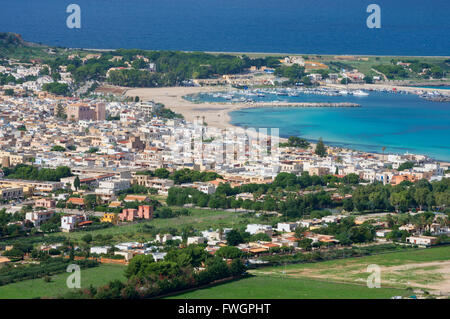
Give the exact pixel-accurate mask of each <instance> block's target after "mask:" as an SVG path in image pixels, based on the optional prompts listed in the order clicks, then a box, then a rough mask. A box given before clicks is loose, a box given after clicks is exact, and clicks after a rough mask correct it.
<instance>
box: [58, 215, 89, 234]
mask: <svg viewBox="0 0 450 319" xmlns="http://www.w3.org/2000/svg"><path fill="white" fill-rule="evenodd" d="M86 219H87V218H86V215H66V216H63V217H62V218H61V230H62V231H63V232H70V231H72V230H74V229H75V228H76V227H77V226H78V224H79V223H81V222H83V221H86Z"/></svg>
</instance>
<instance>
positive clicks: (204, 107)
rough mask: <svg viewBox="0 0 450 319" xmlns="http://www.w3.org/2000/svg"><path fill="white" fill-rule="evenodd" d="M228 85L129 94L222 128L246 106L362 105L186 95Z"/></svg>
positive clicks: (215, 90) (227, 88) (141, 90)
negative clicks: (188, 97) (236, 100)
mask: <svg viewBox="0 0 450 319" xmlns="http://www.w3.org/2000/svg"><path fill="white" fill-rule="evenodd" d="M227 90H230V88H229V87H224V86H215V87H169V88H142V89H131V90H128V91H127V92H126V95H127V96H131V97H134V96H139V98H140V99H141V100H142V101H154V102H157V103H162V104H164V105H165V106H166V107H167V108H169V109H171V110H172V111H174V112H176V113H180V114H182V115H183V116H184V118H185V119H186V120H188V121H191V122H193V121H194V120H195V119H197V118H202V117H204V120H205V122H206V123H207V124H208V125H210V126H213V127H217V128H220V129H223V128H229V127H233V125H231V124H230V121H231V117H230V115H229V113H230V112H232V111H236V110H239V109H244V108H256V107H280V106H283V107H359V106H360V105H359V104H354V103H307V102H299V103H292V102H257V103H234V102H220V103H219V102H217V103H195V102H191V101H188V100H185V99H184V98H183V96H186V95H188V94H196V93H204V92H217V91H227Z"/></svg>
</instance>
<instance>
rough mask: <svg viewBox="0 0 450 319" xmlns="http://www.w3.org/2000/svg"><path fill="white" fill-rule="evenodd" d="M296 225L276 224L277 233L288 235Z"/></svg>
mask: <svg viewBox="0 0 450 319" xmlns="http://www.w3.org/2000/svg"><path fill="white" fill-rule="evenodd" d="M297 226H298V224H297V223H278V224H277V231H279V232H286V233H290V232H293V231H294V230H295V229H296V228H297Z"/></svg>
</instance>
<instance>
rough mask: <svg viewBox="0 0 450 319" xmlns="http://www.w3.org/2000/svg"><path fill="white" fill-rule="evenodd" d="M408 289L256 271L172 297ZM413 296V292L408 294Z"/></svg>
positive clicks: (377, 293) (370, 294) (349, 294)
mask: <svg viewBox="0 0 450 319" xmlns="http://www.w3.org/2000/svg"><path fill="white" fill-rule="evenodd" d="M407 295H408V291H407V290H405V289H395V288H380V289H369V288H367V287H366V286H364V285H354V284H346V283H337V282H332V281H324V280H318V279H310V278H288V277H274V276H267V275H262V274H257V275H255V276H253V277H249V278H245V279H241V280H238V281H233V282H231V283H226V284H222V285H218V286H214V287H211V288H204V289H198V290H195V291H192V292H188V293H184V294H180V295H176V296H172V297H170V298H172V299H215V298H218V299H239V298H241V299H329V298H333V299H386V298H391V297H393V296H407ZM409 295H410V293H409Z"/></svg>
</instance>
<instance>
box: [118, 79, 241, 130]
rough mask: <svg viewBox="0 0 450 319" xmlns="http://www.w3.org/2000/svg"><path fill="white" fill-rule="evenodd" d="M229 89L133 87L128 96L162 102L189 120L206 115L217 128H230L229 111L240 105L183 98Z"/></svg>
mask: <svg viewBox="0 0 450 319" xmlns="http://www.w3.org/2000/svg"><path fill="white" fill-rule="evenodd" d="M224 90H229V88H228V87H223V86H214V87H166V88H142V89H131V90H128V91H127V92H126V95H127V96H139V98H140V99H141V100H143V101H154V102H156V103H162V104H164V105H165V106H166V107H167V108H169V109H171V110H172V111H174V112H176V113H180V114H182V115H183V116H184V118H185V119H186V120H187V121H190V122H193V121H194V120H195V119H196V118H197V117H200V118H201V117H203V116H204V117H205V122H206V123H207V124H208V125H210V126H214V127H217V128H229V127H232V125H231V124H230V120H231V118H230V116H229V115H228V113H229V112H231V111H233V110H236V109H239V108H241V107H242V104H240V105H237V104H236V105H232V104H224V103H194V102H190V101H187V100H185V99H183V96H185V95H188V94H195V93H202V92H214V91H224Z"/></svg>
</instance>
